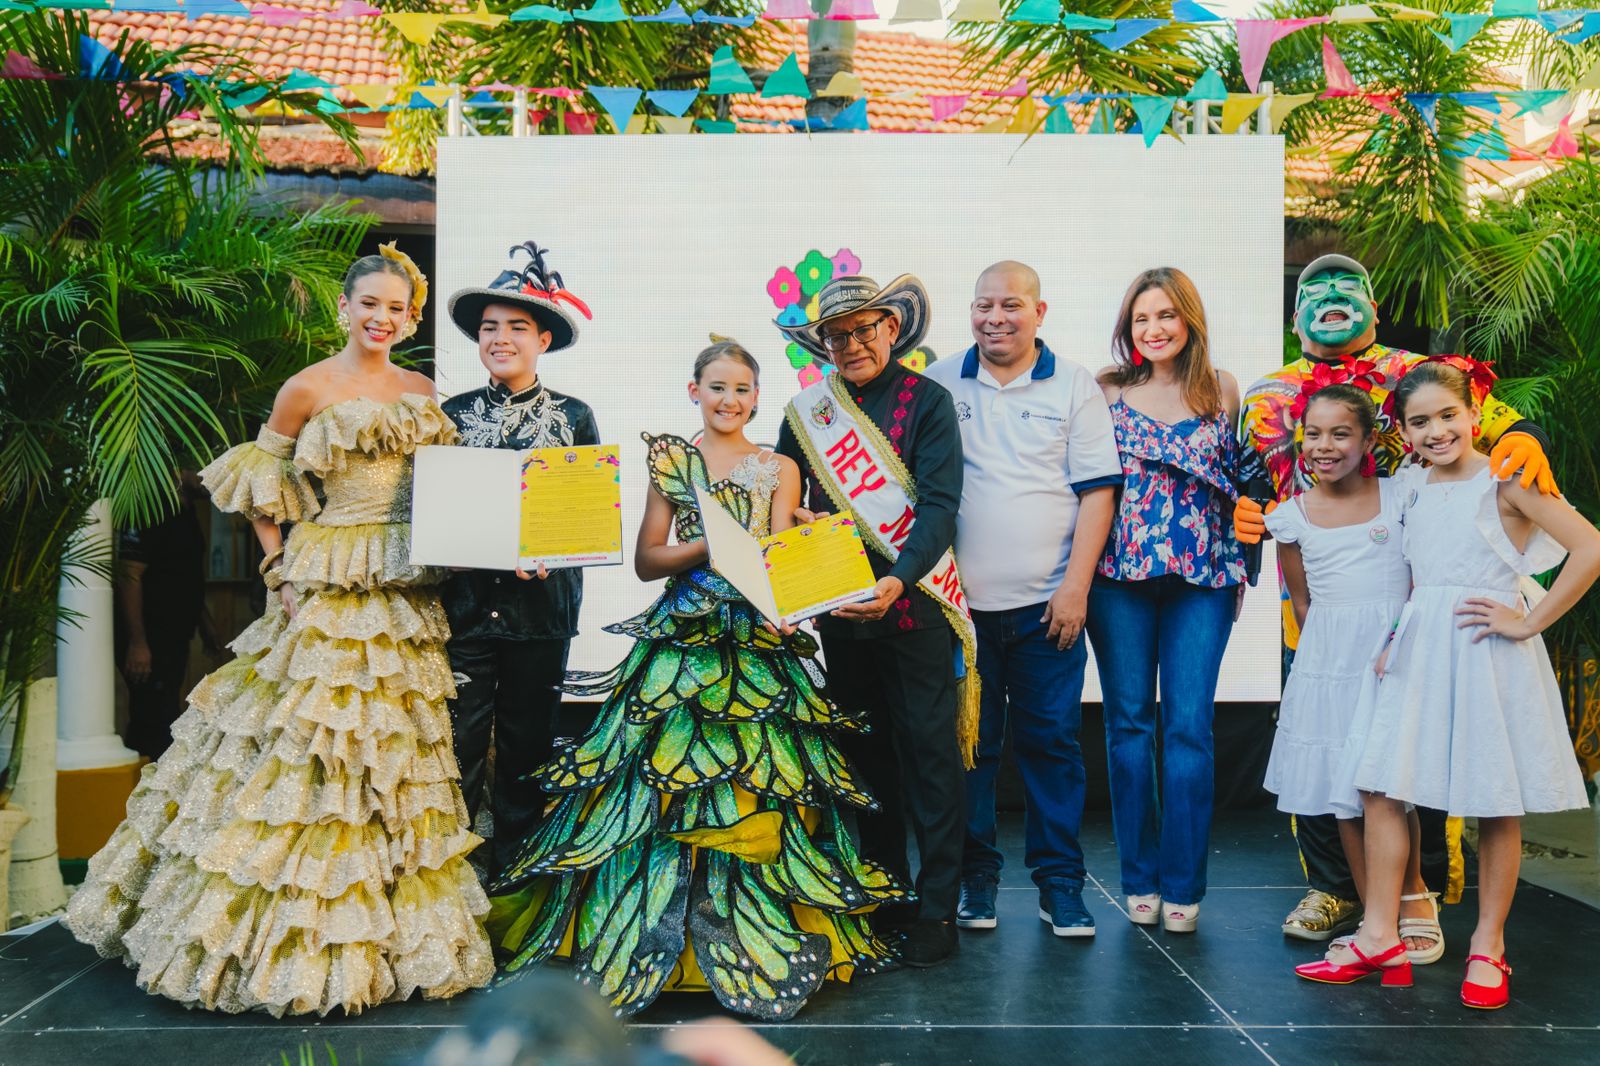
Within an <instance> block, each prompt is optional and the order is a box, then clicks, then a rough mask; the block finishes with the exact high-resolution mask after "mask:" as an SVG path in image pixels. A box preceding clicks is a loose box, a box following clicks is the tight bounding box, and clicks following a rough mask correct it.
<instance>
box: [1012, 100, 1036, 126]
mask: <svg viewBox="0 0 1600 1066" xmlns="http://www.w3.org/2000/svg"><path fill="white" fill-rule="evenodd" d="M1036 112H1037V108H1036V107H1035V106H1034V103H1033V97H1031V96H1024V97H1023V98H1022V99H1021V100H1018V101H1017V109H1016V110H1015V111H1013V112H1011V122H1010V124H1008V125H1007V126H1006V132H1007V133H1032V132H1033V128H1034V127H1035V126H1037V125H1038V124H1039V116H1038V114H1037V113H1036Z"/></svg>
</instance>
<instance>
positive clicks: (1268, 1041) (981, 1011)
mask: <svg viewBox="0 0 1600 1066" xmlns="http://www.w3.org/2000/svg"><path fill="white" fill-rule="evenodd" d="M1006 828H1007V834H1006V835H1007V837H1008V838H1009V840H1008V846H1009V848H1010V849H1011V850H1010V853H1011V854H1015V855H1020V854H1021V847H1020V840H1019V839H1018V838H1019V837H1020V825H1019V820H1018V818H1017V817H1016V816H1011V817H1010V818H1009V819H1008V821H1007V823H1006ZM1287 829H1288V827H1287V822H1286V820H1285V819H1281V818H1279V817H1278V816H1277V815H1275V814H1271V813H1269V812H1250V813H1227V814H1223V815H1221V816H1220V817H1219V821H1218V825H1217V829H1216V832H1215V833H1214V835H1213V837H1212V861H1211V873H1210V877H1211V884H1212V887H1211V890H1210V894H1209V895H1208V896H1207V897H1206V900H1205V905H1204V909H1203V911H1202V916H1201V922H1200V931H1199V932H1198V933H1197V934H1195V935H1193V936H1173V935H1164V934H1162V933H1161V932H1160V931H1159V930H1156V931H1146V930H1143V929H1139V928H1136V927H1134V926H1132V925H1130V924H1129V923H1128V922H1127V921H1126V920H1125V919H1124V918H1123V916H1122V914H1121V912H1120V910H1119V909H1118V908H1119V906H1120V899H1119V898H1118V895H1117V864H1116V851H1115V847H1114V846H1113V844H1112V842H1111V832H1110V823H1109V819H1108V818H1107V816H1106V815H1104V814H1095V815H1092V816H1091V822H1090V825H1089V826H1088V827H1087V828H1086V830H1085V834H1084V835H1085V838H1086V843H1087V847H1088V852H1089V871H1090V874H1091V879H1092V882H1091V886H1090V889H1089V891H1086V892H1085V894H1084V895H1085V899H1086V901H1087V902H1088V904H1089V908H1090V910H1091V911H1092V912H1093V913H1094V915H1095V919H1096V921H1097V922H1098V923H1099V935H1098V936H1096V937H1095V938H1094V939H1093V940H1089V941H1076V940H1062V939H1057V938H1056V937H1054V936H1051V935H1050V932H1049V929H1048V928H1047V927H1046V926H1045V925H1044V924H1043V923H1042V922H1040V921H1039V919H1038V918H1037V916H1036V913H1037V900H1036V897H1035V895H1034V892H1033V889H1032V887H1031V884H1030V882H1029V881H1028V878H1027V873H1026V871H1024V870H1023V869H1021V868H1020V864H1018V865H1017V866H1013V867H1009V868H1008V869H1007V871H1006V877H1005V880H1004V887H1003V890H1002V891H1001V893H1000V897H1001V898H1000V918H1001V921H1000V927H999V928H998V929H996V930H993V931H991V932H985V933H972V934H964V935H963V937H962V945H961V953H960V955H959V956H958V957H957V958H956V960H954V961H953V962H951V963H948V964H946V965H944V966H942V967H939V968H937V969H934V970H928V971H922V972H917V971H901V972H895V973H889V974H884V975H881V976H878V977H874V978H870V979H865V980H863V981H861V982H860V983H858V984H855V985H853V986H847V987H834V986H829V987H827V988H825V989H824V990H823V991H822V992H820V993H819V994H818V995H816V996H815V997H813V999H812V1000H811V1002H810V1003H809V1004H808V1005H807V1007H806V1009H805V1010H804V1011H802V1012H801V1014H800V1015H799V1017H798V1018H797V1019H796V1020H795V1021H793V1022H791V1023H789V1024H786V1025H779V1026H769V1027H765V1028H764V1029H763V1032H764V1033H765V1035H767V1036H768V1038H769V1039H771V1040H773V1041H774V1042H775V1043H777V1044H779V1045H780V1046H782V1047H784V1048H785V1049H787V1050H789V1051H790V1052H792V1053H793V1054H794V1056H795V1058H796V1060H797V1061H798V1062H799V1063H801V1064H802V1066H805V1064H823V1063H827V1064H833V1063H839V1064H851V1066H855V1064H878V1063H918V1064H924V1066H927V1064H934V1063H985V1064H986V1063H1003V1064H1006V1066H1023V1064H1034V1063H1057V1062H1069V1061H1090V1062H1094V1063H1095V1064H1096V1066H1102V1064H1113V1063H1131V1064H1138V1066H1155V1064H1159V1066H1166V1064H1178V1063H1183V1064H1188V1063H1249V1062H1269V1063H1271V1062H1276V1063H1283V1064H1286V1066H1287V1064H1290V1063H1296V1064H1298V1063H1305V1064H1314V1066H1330V1064H1334V1063H1362V1062H1370V1063H1398V1062H1405V1063H1407V1064H1408V1066H1423V1064H1426V1063H1442V1064H1456V1063H1466V1062H1493V1063H1513V1064H1516V1063H1541V1064H1542V1063H1551V1062H1573V1063H1580V1062H1586V1063H1593V1062H1600V996H1596V994H1595V980H1596V970H1595V966H1596V963H1595V959H1596V957H1597V956H1596V945H1597V944H1600V912H1596V911H1595V910H1592V909H1590V908H1589V907H1586V906H1584V905H1582V904H1580V903H1576V902H1573V901H1572V900H1569V899H1566V898H1564V897H1561V896H1557V895H1555V894H1553V893H1550V892H1547V891H1545V890H1543V889H1539V888H1535V887H1533V886H1531V885H1526V884H1524V885H1523V886H1522V887H1521V889H1520V890H1519V892H1518V894H1517V902H1516V906H1515V908H1514V909H1513V911H1512V915H1511V926H1510V930H1509V940H1510V944H1511V962H1512V964H1513V965H1514V966H1515V967H1516V977H1515V978H1514V984H1513V988H1512V992H1513V998H1512V1002H1511V1005H1510V1006H1509V1007H1507V1008H1506V1009H1505V1010H1502V1011H1497V1012H1492V1013H1479V1012H1476V1011H1469V1010H1467V1009H1466V1008H1464V1007H1462V1006H1461V1005H1460V1003H1459V1001H1458V1000H1457V998H1456V996H1457V988H1458V986H1459V984H1460V980H1461V974H1462V967H1463V965H1464V961H1463V960H1464V958H1465V955H1466V944H1467V936H1468V933H1469V932H1470V930H1471V927H1472V923H1473V918H1474V912H1473V907H1474V900H1475V894H1474V892H1473V890H1472V889H1471V888H1469V889H1468V893H1467V898H1466V900H1465V901H1464V903H1463V904H1462V905H1460V906H1455V907H1450V908H1447V909H1446V911H1445V916H1444V928H1445V933H1446V938H1447V940H1448V941H1449V950H1448V952H1447V954H1446V956H1445V958H1444V960H1443V961H1442V962H1440V963H1438V964H1436V965H1434V966H1429V967H1421V968H1419V969H1418V971H1417V974H1418V983H1417V985H1416V987H1415V988H1412V989H1409V990H1394V991H1385V990H1381V989H1380V988H1379V987H1378V986H1377V985H1376V983H1374V982H1370V981H1369V982H1367V983H1364V984H1359V985H1356V986H1353V987H1349V988H1334V987H1328V986H1324V985H1313V984H1308V983H1306V982H1304V981H1299V980H1297V979H1296V978H1295V977H1294V976H1293V974H1292V973H1291V972H1290V968H1291V967H1292V966H1293V965H1294V964H1295V963H1298V962H1302V961H1305V960H1307V959H1311V958H1314V957H1316V956H1317V955H1318V954H1319V953H1320V949H1318V948H1316V947H1315V946H1313V945H1308V944H1303V943H1299V942H1291V941H1285V940H1284V938H1283V937H1282V935H1281V934H1280V933H1279V931H1278V922H1279V921H1280V920H1281V919H1282V917H1283V915H1284V913H1285V912H1286V911H1287V910H1288V909H1289V907H1290V906H1292V905H1293V904H1294V902H1295V901H1296V900H1297V899H1298V898H1299V897H1300V894H1301V892H1302V888H1301V887H1300V882H1299V877H1298V872H1299V871H1298V867H1297V863H1296V860H1295V856H1294V850H1293V847H1292V845H1291V843H1290V841H1289V839H1288V832H1287ZM481 997H482V993H479V994H475V995H472V996H466V997H462V998H460V999H457V1000H454V1001H450V1002H445V1003H405V1004H393V1005H389V1006H384V1007H379V1008H377V1009H375V1010H372V1011H369V1012H368V1013H366V1014H364V1015H362V1016H360V1017H358V1018H351V1019H343V1018H332V1019H326V1020H323V1021H321V1022H317V1021H307V1020H304V1019H301V1020H284V1021H276V1020H274V1019H272V1018H270V1017H266V1016H256V1015H244V1016H223V1015H208V1014H204V1013H201V1012H198V1011H186V1010H183V1009H182V1008H180V1007H177V1006H175V1005H173V1004H172V1003H169V1002H167V1001H165V1000H162V999H158V998H155V997H151V996H148V995H145V994H144V993H142V992H140V991H139V990H138V989H137V988H135V987H134V984H133V977H132V973H131V971H129V970H127V969H125V968H124V967H123V966H122V965H120V964H118V963H110V962H101V961H99V960H97V959H96V958H95V956H94V955H93V953H92V952H90V951H89V949H87V948H85V947H82V946H81V945H79V944H77V943H76V942H75V941H73V940H72V939H71V937H70V936H69V935H68V934H67V933H66V932H65V931H64V930H63V929H61V928H60V927H59V926H57V925H52V926H50V927H47V928H45V929H43V930H40V931H37V932H34V933H32V934H31V935H27V936H20V937H19V936H10V937H5V938H3V939H0V1063H4V1064H5V1066H14V1064H21V1063H26V1064H38V1066H45V1064H52V1066H53V1064H58V1063H59V1064H71V1066H84V1064H92V1066H123V1064H137V1066H166V1064H168V1063H175V1062H176V1063H185V1064H194V1066H199V1064H209V1063H229V1064H234V1063H240V1064H251V1066H255V1064H259V1066H269V1064H272V1066H277V1064H278V1063H279V1062H280V1055H281V1054H283V1053H285V1052H287V1053H288V1057H289V1060H290V1061H291V1062H294V1061H295V1060H296V1048H297V1047H298V1046H300V1045H302V1044H304V1043H306V1042H311V1043H312V1044H313V1045H314V1046H315V1048H316V1051H317V1059H316V1061H317V1062H318V1063H319V1064H322V1066H325V1064H326V1063H327V1062H328V1061H329V1059H328V1055H327V1053H326V1051H325V1050H324V1047H323V1045H324V1044H326V1045H329V1046H331V1047H332V1048H333V1050H334V1051H335V1052H336V1053H337V1056H338V1061H339V1064H340V1066H354V1064H356V1063H358V1062H359V1063H364V1064H365V1066H388V1064H391V1063H404V1062H406V1061H408V1060H409V1058H410V1057H411V1056H413V1055H415V1054H417V1053H418V1052H420V1051H421V1050H422V1049H423V1048H425V1047H427V1046H428V1045H429V1044H430V1043H431V1042H432V1041H433V1040H434V1039H435V1038H436V1037H437V1036H438V1035H439V1033H440V1031H441V1030H442V1029H444V1028H447V1027H450V1026H453V1025H457V1024H459V1023H460V1021H461V1019H462V1018H463V1016H464V1015H465V1013H466V1012H467V1010H468V1009H469V1007H470V1004H471V1002H475V1001H478V1000H479V999H481ZM714 1006H715V1005H714V1001H713V1000H712V999H711V997H710V996H708V995H673V994H668V995H666V996H663V997H662V999H661V1001H659V1002H658V1003H657V1004H656V1005H655V1006H654V1007H652V1008H651V1009H650V1010H649V1011H647V1012H646V1013H645V1014H644V1015H642V1016H641V1017H640V1018H638V1019H637V1022H638V1025H637V1026H636V1028H637V1031H638V1032H639V1033H640V1035H641V1037H643V1038H646V1039H648V1038H649V1037H650V1036H651V1035H652V1033H654V1032H657V1031H659V1030H660V1029H662V1028H664V1027H667V1026H670V1025H673V1024H675V1023H678V1022H682V1021H685V1020H690V1019H694V1018H699V1017H703V1016H705V1015H706V1014H709V1013H714Z"/></svg>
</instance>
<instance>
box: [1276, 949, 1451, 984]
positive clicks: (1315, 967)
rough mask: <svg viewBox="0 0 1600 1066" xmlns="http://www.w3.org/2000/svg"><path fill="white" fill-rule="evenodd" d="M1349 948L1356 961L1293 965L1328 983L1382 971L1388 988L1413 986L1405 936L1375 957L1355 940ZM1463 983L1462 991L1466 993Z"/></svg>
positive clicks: (1352, 980) (1349, 981)
mask: <svg viewBox="0 0 1600 1066" xmlns="http://www.w3.org/2000/svg"><path fill="white" fill-rule="evenodd" d="M1350 950H1351V951H1353V952H1355V956H1356V961H1355V962H1350V963H1337V962H1329V961H1328V960H1327V959H1318V960H1317V961H1316V962H1306V963H1301V964H1300V965H1299V966H1296V967H1295V968H1294V972H1295V973H1296V974H1298V975H1299V976H1301V977H1304V978H1305V979H1306V980H1307V981H1317V982H1319V983H1321V984H1325V985H1352V984H1355V983H1356V982H1357V981H1359V980H1361V979H1362V978H1363V977H1370V976H1372V975H1373V974H1375V973H1381V974H1383V986H1384V987H1385V988H1410V987H1411V960H1410V959H1408V958H1406V957H1405V954H1406V942H1405V941H1404V940H1402V941H1400V943H1398V944H1396V945H1395V946H1394V947H1392V948H1390V949H1389V950H1388V951H1385V952H1383V953H1382V954H1380V955H1378V956H1376V957H1374V958H1370V959H1369V958H1367V957H1366V956H1365V955H1363V954H1362V953H1361V949H1360V948H1358V947H1356V946H1355V944H1354V943H1352V944H1350ZM1393 958H1399V959H1400V960H1401V961H1400V962H1399V963H1398V964H1396V965H1394V966H1385V965H1384V963H1386V962H1388V961H1389V960H1390V959H1393ZM1466 994H1467V993H1466V989H1465V988H1464V987H1463V989H1462V992H1461V995H1462V997H1463V998H1465V997H1466Z"/></svg>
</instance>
